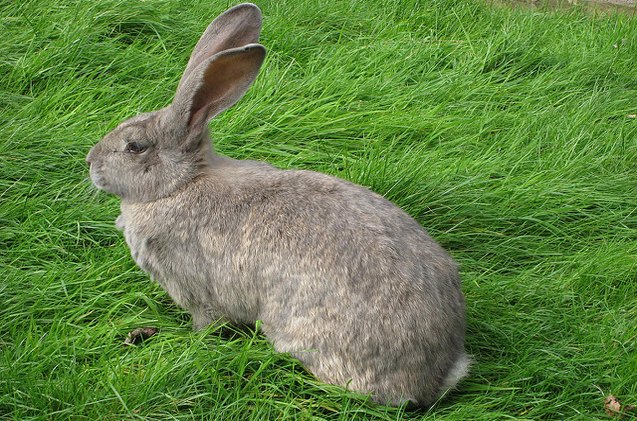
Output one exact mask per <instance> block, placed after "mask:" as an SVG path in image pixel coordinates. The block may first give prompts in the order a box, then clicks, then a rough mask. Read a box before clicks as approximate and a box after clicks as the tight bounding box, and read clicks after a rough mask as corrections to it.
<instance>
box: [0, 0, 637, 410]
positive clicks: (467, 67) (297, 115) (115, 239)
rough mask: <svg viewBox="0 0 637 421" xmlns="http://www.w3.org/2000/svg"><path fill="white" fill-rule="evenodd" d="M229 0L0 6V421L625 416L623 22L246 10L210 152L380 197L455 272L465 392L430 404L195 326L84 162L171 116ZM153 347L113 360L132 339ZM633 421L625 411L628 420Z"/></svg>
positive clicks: (635, 383)
mask: <svg viewBox="0 0 637 421" xmlns="http://www.w3.org/2000/svg"><path fill="white" fill-rule="evenodd" d="M233 4H235V3H227V2H208V1H194V0H149V1H139V2H137V1H136V2H131V1H123V0H100V1H98V2H93V1H90V2H89V1H71V0H60V1H44V0H37V1H35V0H23V1H7V2H2V3H0V23H1V33H2V35H3V36H2V37H1V39H0V74H1V75H2V77H1V78H0V162H1V164H0V273H1V276H0V418H1V419H15V420H28V419H47V420H49V419H69V418H71V419H86V420H94V419H98V418H99V419H106V420H120V419H190V418H198V419H199V418H207V419H220V420H235V419H236V420H246V419H254V420H263V419H303V420H309V419H319V420H320V419H326V420H335V419H342V420H349V419H358V418H360V419H375V420H394V419H420V418H423V417H424V418H427V419H434V420H468V419H482V420H493V419H529V420H531V419H582V420H588V419H605V418H608V415H606V414H605V411H604V398H605V396H607V395H614V396H616V397H617V398H618V399H619V400H620V401H621V402H622V403H623V404H632V405H637V262H636V257H637V212H636V211H637V168H636V166H637V71H636V69H637V18H636V17H633V16H632V15H630V14H623V15H617V14H613V13H598V12H591V11H587V10H584V9H581V8H577V7H576V8H571V9H568V10H553V9H544V8H536V9H528V8H516V9H510V8H506V7H499V6H492V5H489V4H487V3H482V2H479V1H475V2H474V1H466V2H461V1H456V0H448V1H446V0H439V1H424V0H422V1H416V0H402V1H401V0H386V1H383V2H377V1H372V0H367V1H335V2H325V1H317V0H295V1H291V0H279V1H274V0H267V1H263V2H260V3H259V6H260V7H261V8H262V10H263V13H264V29H263V33H262V38H261V42H262V43H263V44H264V45H265V46H266V47H267V49H268V58H267V59H266V62H265V64H264V67H263V69H262V72H261V74H260V76H259V77H258V78H257V81H256V82H255V84H254V86H253V87H252V89H251V90H250V91H249V92H248V94H247V95H246V97H245V98H244V99H243V100H241V102H239V103H238V104H237V105H236V106H235V107H234V108H232V109H231V110H229V111H227V112H226V113H224V114H222V115H220V116H219V117H218V118H217V119H215V120H214V121H213V122H212V123H211V125H210V126H211V130H212V133H213V138H214V142H215V146H216V148H217V150H218V151H219V152H220V153H222V154H225V155H229V156H232V157H234V158H241V159H244V158H245V159H259V160H266V161H268V162H270V163H272V164H273V165H275V166H278V167H280V168H303V169H311V170H316V171H321V172H325V173H329V174H333V175H336V176H339V177H342V178H345V179H348V180H351V181H354V182H356V183H359V184H362V185H365V186H368V187H369V188H370V189H372V190H374V191H376V192H378V193H380V194H382V195H384V196H385V197H387V198H388V199H389V200H391V201H393V202H394V203H396V204H397V205H399V206H401V207H402V208H403V209H405V210H406V211H407V212H409V213H410V214H411V215H412V216H413V217H414V218H416V219H417V220H418V221H419V222H420V223H421V224H422V225H423V226H424V227H426V228H427V230H428V231H429V232H430V233H431V235H432V236H433V237H434V238H436V239H437V240H438V241H439V242H440V243H441V244H442V245H443V246H444V247H445V248H446V249H447V250H449V251H450V252H451V254H452V255H453V256H454V257H455V258H456V260H457V261H458V262H459V263H460V265H461V273H462V278H463V289H464V291H465V294H466V298H467V318H468V332H467V348H468V351H469V352H470V353H471V354H472V355H473V357H474V360H475V362H474V366H473V368H472V371H471V375H470V376H469V377H468V378H467V379H466V380H465V381H463V382H462V383H461V384H460V387H459V389H458V390H457V391H454V392H453V393H451V394H449V395H448V396H446V397H445V398H444V399H442V400H440V401H439V402H438V403H436V404H435V405H434V406H433V407H432V408H430V409H428V410H419V411H412V410H409V409H405V408H390V407H383V406H377V405H374V404H372V403H370V402H369V401H368V400H366V398H365V397H362V396H359V395H356V394H354V393H351V392H347V391H345V390H343V389H340V388H338V387H334V386H327V385H324V384H321V383H319V382H317V381H316V380H314V379H313V378H312V377H311V375H309V374H308V373H307V372H305V371H304V370H303V369H302V367H301V366H300V365H299V364H298V363H297V362H295V360H294V359H292V358H290V357H289V356H287V355H281V354H277V353H275V352H274V351H273V349H272V348H271V346H270V345H269V344H268V342H267V341H266V340H265V338H264V337H263V336H261V335H259V334H258V333H254V332H249V331H248V332H245V331H236V332H234V331H232V330H231V329H230V328H225V329H219V328H212V327H211V328H209V329H207V330H205V331H203V332H196V333H194V332H192V331H191V328H190V318H189V316H188V315H187V314H186V313H185V312H183V311H182V310H180V309H179V308H177V307H176V306H175V305H174V304H173V303H172V302H171V300H170V298H169V297H168V296H167V295H166V294H165V293H164V292H163V291H162V290H161V288H160V287H159V286H158V285H156V284H154V283H152V282H151V281H150V280H149V278H148V276H147V275H145V274H144V273H143V272H142V271H141V270H140V269H138V268H137V267H136V266H135V264H134V263H133V261H132V258H131V257H130V254H129V251H128V248H127V246H126V244H125V242H124V239H123V238H122V236H121V235H120V233H119V232H118V231H117V230H116V229H115V227H114V220H115V218H116V217H117V215H118V210H119V209H118V208H119V201H118V199H116V198H115V197H111V196H108V195H106V194H104V193H101V192H98V191H96V190H95V188H93V187H92V186H91V184H90V182H89V180H88V171H87V166H86V164H85V162H84V157H85V155H86V153H87V152H88V150H89V148H90V147H91V146H92V145H93V144H95V143H96V142H97V141H98V140H99V139H100V138H101V136H103V135H104V134H105V133H107V132H108V130H110V129H111V128H113V127H114V126H115V125H117V123H118V122H120V121H121V120H123V119H125V118H126V117H130V116H132V115H134V114H136V113H138V112H141V111H150V110H153V109H157V108H160V107H163V106H165V105H167V104H168V103H169V102H170V100H171V99H172V96H173V94H174V90H175V88H176V86H177V82H178V81H179V78H180V76H181V72H182V70H183V68H184V66H185V64H186V62H187V60H188V56H189V54H190V51H191V49H192V47H193V46H194V44H195V42H196V41H197V39H198V37H199V35H200V34H201V32H202V31H203V29H204V28H205V27H206V25H207V24H208V23H209V22H210V21H211V20H212V19H213V18H214V17H215V16H216V15H217V14H218V13H220V12H222V11H223V10H225V9H226V8H227V7H228V6H231V5H233ZM142 326H153V327H156V328H158V329H159V332H158V334H157V335H155V336H153V337H152V338H150V339H148V340H147V341H145V342H144V343H143V344H140V345H137V346H130V347H126V346H123V342H124V339H125V338H126V335H127V333H128V332H129V331H131V330H133V329H135V328H138V327H142ZM631 417H632V418H637V414H635V413H633V414H632V415H630V414H628V415H627V417H625V418H624V419H630V418H631Z"/></svg>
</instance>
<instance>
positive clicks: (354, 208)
mask: <svg viewBox="0 0 637 421" xmlns="http://www.w3.org/2000/svg"><path fill="white" fill-rule="evenodd" d="M260 28H261V13H260V10H259V9H258V8H257V7H256V6H254V5H251V4H242V5H239V6H236V7H234V8H232V9H230V10H228V11H227V12H225V13H224V14H222V15H221V16H219V17H218V18H217V19H215V21H213V22H212V23H211V24H210V26H209V27H208V28H207V29H206V31H205V32H204V34H203V36H202V37H201V39H200V40H199V42H198V43H197V45H196V46H195V49H194V51H193V53H192V56H191V58H190V61H189V62H188V66H187V68H186V70H185V72H184V75H183V77H182V79H181V81H180V83H179V87H178V89H177V93H176V94H175V99H174V101H173V103H172V104H170V105H169V106H168V107H166V108H164V109H162V110H159V111H155V112H153V113H146V114H143V115H141V116H138V117H135V118H133V119H130V120H128V121H126V122H124V123H122V124H121V125H120V126H119V127H118V128H116V129H115V130H114V131H113V132H111V133H109V134H107V135H106V136H105V137H104V138H103V139H102V140H101V141H100V142H99V143H98V144H97V145H95V146H94V147H93V148H92V149H91V151H90V152H89V154H88V156H87V161H88V163H89V164H90V174H91V178H92V180H93V182H94V184H95V185H96V186H97V187H98V188H100V189H102V190H105V191H107V192H110V193H113V194H116V195H118V196H120V197H121V199H122V202H121V215H120V216H119V217H118V218H117V222H116V225H117V227H118V228H119V229H121V230H123V232H124V237H125V238H126V242H127V243H128V245H129V247H130V249H131V253H132V256H133V259H134V260H135V262H136V263H137V264H138V265H139V266H140V267H141V268H142V269H144V270H145V271H146V272H148V273H149V274H151V276H152V277H153V279H155V280H156V281H157V282H159V283H160V284H161V285H162V287H163V288H164V289H165V290H166V291H167V292H168V294H169V295H170V296H171V297H172V299H173V300H174V301H175V303H177V304H178V305H180V306H182V307H183V308H185V309H187V310H188V311H189V312H190V314H191V315H192V318H193V327H194V328H195V329H198V328H202V327H204V326H206V325H208V324H210V323H213V322H215V321H219V320H223V321H228V322H231V323H241V324H252V325H253V324H254V323H255V322H256V321H257V320H261V327H262V330H263V333H264V334H265V335H266V336H267V337H268V339H269V340H270V341H271V342H272V344H273V345H274V347H275V349H276V350H277V351H280V352H289V353H290V354H292V355H293V356H295V357H296V358H298V359H299V360H300V361H301V362H302V363H303V364H304V366H305V367H306V368H307V369H308V370H309V371H310V372H312V373H313V374H314V375H315V376H317V377H318V378H319V379H321V380H323V381H325V382H329V383H334V384H339V385H343V386H347V387H349V388H351V389H353V390H357V391H360V392H363V393H370V394H371V395H372V397H373V399H375V400H376V401H378V402H382V403H391V404H400V403H403V402H405V401H411V402H413V403H414V404H417V405H428V404H430V403H432V402H433V401H434V400H436V399H437V398H438V397H439V396H440V395H441V394H442V393H443V392H444V391H445V390H446V389H448V388H450V387H453V386H454V385H455V384H456V383H457V382H458V381H459V380H460V379H461V378H462V377H463V376H465V375H466V373H467V370H468V366H469V363H468V362H469V360H468V358H467V356H466V354H465V352H464V336H465V310H464V298H463V295H462V291H461V285H460V278H459V274H458V269H457V266H456V264H455V262H454V261H453V259H452V258H451V257H450V256H449V254H448V253H447V252H445V251H444V250H443V249H442V248H441V247H440V246H439V245H438V244H437V243H436V242H435V241H434V240H433V239H431V237H429V235H428V234H427V233H426V231H425V230H424V229H423V228H422V227H421V226H420V225H419V224H418V223H417V222H416V221H415V220H414V219H412V218H411V217H410V216H409V215H408V214H406V213H405V212H403V211H402V210H401V209H399V208H398V207H396V206H395V205H393V204H392V203H390V202H389V201H387V200H386V199H384V198H383V197H381V196H379V195H377V194H375V193H373V192H371V191H369V190H368V189H366V188H363V187H361V186H358V185H355V184H352V183H350V182H347V181H344V180H341V179H338V178H335V177H331V176H328V175H324V174H320V173H316V172H311V171H303V170H279V169H276V168H274V167H272V166H270V165H268V164H266V163H262V162H256V161H239V160H234V159H230V158H227V157H223V156H221V155H217V154H216V153H215V152H214V150H213V148H212V147H211V142H210V139H209V137H208V130H207V123H208V121H209V120H210V119H211V118H212V117H214V116H215V115H217V114H219V113H220V112H222V111H224V110H225V109H227V108H229V107H231V106H232V105H233V104H234V103H235V102H236V101H238V100H239V99H240V98H241V97H242V96H243V94H244V93H245V91H246V90H247V89H248V88H249V86H250V85H251V84H252V82H253V81H254V79H255V78H256V76H257V73H258V71H259V68H260V66H261V64H262V62H263V59H264V57H265V49H264V48H263V47H262V46H261V45H260V44H257V41H258V38H259V32H260Z"/></svg>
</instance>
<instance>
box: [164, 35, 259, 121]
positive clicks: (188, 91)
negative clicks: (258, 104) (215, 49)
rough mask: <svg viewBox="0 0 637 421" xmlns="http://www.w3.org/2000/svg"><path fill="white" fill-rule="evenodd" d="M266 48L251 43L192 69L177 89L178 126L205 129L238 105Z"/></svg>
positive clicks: (256, 72) (174, 106) (175, 110)
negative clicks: (233, 106) (209, 122)
mask: <svg viewBox="0 0 637 421" xmlns="http://www.w3.org/2000/svg"><path fill="white" fill-rule="evenodd" d="M264 58H265V48H264V47H263V46H262V45H260V44H248V45H246V46H243V47H240V48H232V49H229V50H225V51H222V52H220V53H217V54H215V55H214V56H212V57H210V58H208V59H207V60H204V61H203V62H202V63H201V64H199V66H197V67H196V68H195V69H193V70H192V72H191V74H190V76H189V77H188V79H187V80H186V81H185V82H184V83H183V84H182V85H181V86H179V88H178V89H177V93H176V95H175V100H174V101H173V104H172V109H173V112H174V113H175V114H176V115H177V118H178V120H179V123H178V124H183V125H185V126H186V128H187V129H188V131H193V129H195V130H197V131H198V130H201V129H203V128H205V127H206V123H207V122H208V121H209V120H210V119H211V118H213V117H214V116H216V115H217V114H219V113H220V112H222V111H224V110H225V109H227V108H229V107H231V106H232V105H234V104H235V103H236V102H237V101H238V100H239V99H241V97H242V96H243V95H244V94H245V92H246V91H247V90H248V88H249V87H250V85H251V84H252V82H254V79H255V78H256V77H257V74H258V73H259V68H260V67H261V63H263V59H264Z"/></svg>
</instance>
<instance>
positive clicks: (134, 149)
mask: <svg viewBox="0 0 637 421" xmlns="http://www.w3.org/2000/svg"><path fill="white" fill-rule="evenodd" d="M147 148H148V147H147V146H144V145H142V144H141V143H139V142H128V143H127V144H126V149H125V151H126V152H130V153H135V154H138V153H142V152H144V151H145V150H146V149H147Z"/></svg>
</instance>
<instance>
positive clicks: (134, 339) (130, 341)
mask: <svg viewBox="0 0 637 421" xmlns="http://www.w3.org/2000/svg"><path fill="white" fill-rule="evenodd" d="M157 332H159V329H157V328H156V327H138V328H137V329H134V330H131V331H130V332H129V333H128V335H127V336H126V339H125V340H124V345H125V346H131V345H137V344H139V343H141V342H143V341H145V340H146V339H148V338H150V337H151V336H153V335H155V334H156V333H157Z"/></svg>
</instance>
